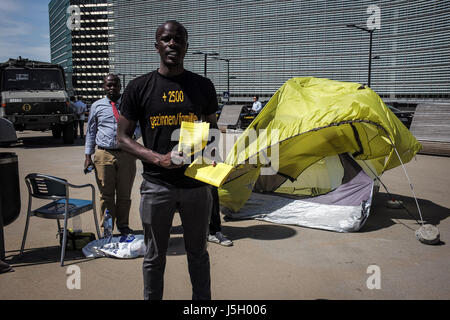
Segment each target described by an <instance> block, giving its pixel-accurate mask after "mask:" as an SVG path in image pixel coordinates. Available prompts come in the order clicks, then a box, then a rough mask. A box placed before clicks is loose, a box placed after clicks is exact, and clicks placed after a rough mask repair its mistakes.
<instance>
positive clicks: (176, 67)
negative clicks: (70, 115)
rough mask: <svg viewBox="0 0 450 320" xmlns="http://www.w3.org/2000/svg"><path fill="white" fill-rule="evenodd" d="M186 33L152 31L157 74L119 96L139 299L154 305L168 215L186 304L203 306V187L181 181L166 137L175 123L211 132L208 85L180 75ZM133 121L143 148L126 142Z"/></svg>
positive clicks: (206, 292) (174, 28)
mask: <svg viewBox="0 0 450 320" xmlns="http://www.w3.org/2000/svg"><path fill="white" fill-rule="evenodd" d="M187 38H188V35H187V31H186V29H185V28H184V26H183V25H181V24H180V23H178V22H176V21H167V22H165V23H164V24H162V25H161V26H160V27H158V29H157V31H156V43H155V48H156V49H157V51H158V53H159V55H160V66H159V68H158V70H156V71H153V72H151V73H148V74H145V75H143V76H141V77H138V78H136V79H134V80H133V81H131V82H130V83H129V85H128V86H127V88H126V89H125V91H124V94H123V97H122V105H121V107H122V113H121V115H120V118H119V122H118V124H119V126H118V133H117V139H118V143H119V147H120V148H121V149H123V150H125V151H128V152H130V153H131V154H133V155H135V156H136V157H138V158H139V159H141V160H142V162H143V166H144V173H143V177H144V181H143V183H142V185H141V204H140V214H141V219H142V225H143V228H144V236H145V243H146V246H147V249H146V253H145V256H144V262H143V275H144V298H145V299H162V296H163V289H164V269H165V263H166V252H167V247H168V242H169V238H170V229H171V226H172V220H173V216H174V213H175V211H176V210H178V211H179V213H180V218H181V221H182V225H183V232H184V242H185V248H186V253H187V258H188V267H189V274H190V277H191V283H192V298H193V299H211V279H210V263H209V255H208V251H207V249H206V236H207V231H208V220H209V216H210V213H211V207H212V196H211V192H210V189H209V186H207V185H205V184H203V183H202V182H199V181H197V180H194V179H192V178H189V177H187V176H185V175H184V171H185V169H186V167H187V165H186V164H184V163H183V157H182V156H181V155H180V154H179V153H178V152H176V151H173V150H175V149H174V147H175V146H176V145H177V143H178V137H177V136H173V135H174V132H176V130H177V129H179V128H180V125H181V122H182V121H191V122H192V121H199V120H205V121H208V122H209V123H210V127H212V128H216V127H217V124H216V115H215V112H216V110H217V97H216V90H215V88H214V85H213V84H212V82H211V81H210V80H209V79H207V78H204V77H202V76H199V75H197V74H194V73H192V72H190V71H187V70H185V69H184V66H183V62H184V57H185V54H186V52H187V48H188V43H187ZM137 121H139V124H140V126H141V131H142V137H143V143H144V146H143V145H141V144H139V143H137V142H136V141H134V140H133V139H132V135H133V131H134V128H135V126H136V123H137Z"/></svg>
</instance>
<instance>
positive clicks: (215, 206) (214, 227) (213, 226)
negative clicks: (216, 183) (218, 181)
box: [209, 186, 222, 234]
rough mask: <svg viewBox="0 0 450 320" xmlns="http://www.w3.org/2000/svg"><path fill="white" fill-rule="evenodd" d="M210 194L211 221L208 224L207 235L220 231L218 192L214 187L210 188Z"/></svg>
mask: <svg viewBox="0 0 450 320" xmlns="http://www.w3.org/2000/svg"><path fill="white" fill-rule="evenodd" d="M210 188H211V194H212V201H213V203H212V210H211V221H210V222H209V234H216V232H219V231H222V227H221V222H220V205H219V192H218V191H217V188H216V187H213V186H210Z"/></svg>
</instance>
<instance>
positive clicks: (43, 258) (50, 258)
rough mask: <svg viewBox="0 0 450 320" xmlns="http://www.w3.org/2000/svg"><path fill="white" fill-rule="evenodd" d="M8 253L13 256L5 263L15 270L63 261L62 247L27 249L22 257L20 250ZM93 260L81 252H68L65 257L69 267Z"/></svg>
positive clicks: (7, 257)
mask: <svg viewBox="0 0 450 320" xmlns="http://www.w3.org/2000/svg"><path fill="white" fill-rule="evenodd" d="M8 253H10V254H11V253H13V254H12V255H9V256H8V255H7V256H6V259H5V262H6V263H8V264H10V265H11V266H12V267H14V268H20V267H27V266H32V265H40V264H47V263H59V262H60V259H61V247H60V246H51V247H42V248H31V249H25V250H24V251H23V255H22V256H20V255H19V254H20V251H19V250H15V251H8V252H7V254H8ZM92 259H93V258H86V257H85V256H84V254H83V252H82V251H81V250H70V251H69V250H68V251H66V254H65V257H64V266H69V265H71V264H75V263H76V264H79V263H82V262H86V261H90V260H92Z"/></svg>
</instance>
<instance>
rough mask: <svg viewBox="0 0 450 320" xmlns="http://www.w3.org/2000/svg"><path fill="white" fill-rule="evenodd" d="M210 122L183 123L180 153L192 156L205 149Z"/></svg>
mask: <svg viewBox="0 0 450 320" xmlns="http://www.w3.org/2000/svg"><path fill="white" fill-rule="evenodd" d="M208 135H209V123H208V122H187V121H183V122H181V128H180V139H179V141H178V151H183V154H185V155H187V156H190V155H192V154H194V153H197V152H199V151H201V150H203V148H205V146H206V144H207V143H208Z"/></svg>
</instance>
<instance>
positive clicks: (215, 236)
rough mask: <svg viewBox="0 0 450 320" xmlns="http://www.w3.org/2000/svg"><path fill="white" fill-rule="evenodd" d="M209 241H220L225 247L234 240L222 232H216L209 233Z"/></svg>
mask: <svg viewBox="0 0 450 320" xmlns="http://www.w3.org/2000/svg"><path fill="white" fill-rule="evenodd" d="M208 241H209V242H214V243H218V244H220V245H222V246H225V247H230V246H232V245H233V241H231V240H230V239H228V238H227V237H225V236H224V235H223V233H222V232H220V231H219V232H216V234H209V235H208Z"/></svg>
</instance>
